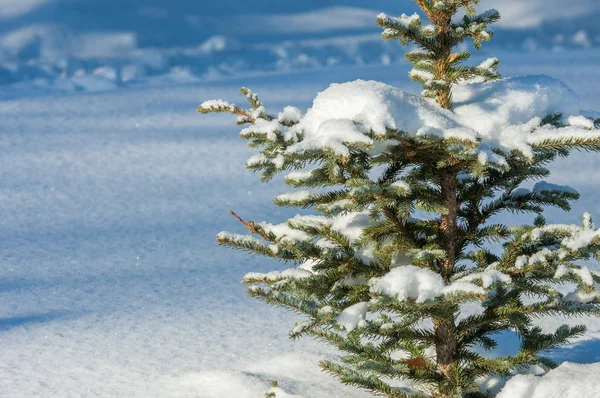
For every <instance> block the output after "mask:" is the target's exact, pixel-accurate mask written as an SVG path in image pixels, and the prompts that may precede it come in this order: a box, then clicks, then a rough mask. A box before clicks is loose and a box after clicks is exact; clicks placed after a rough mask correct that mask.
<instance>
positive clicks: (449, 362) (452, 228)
mask: <svg viewBox="0 0 600 398" xmlns="http://www.w3.org/2000/svg"><path fill="white" fill-rule="evenodd" d="M442 173H443V174H442V176H441V184H440V185H441V191H442V200H443V203H444V207H445V208H446V209H447V211H446V213H445V214H442V220H441V224H440V232H441V235H442V236H441V241H442V245H443V247H444V250H445V252H446V259H445V260H444V261H442V262H441V263H440V266H441V267H440V268H441V269H440V271H441V275H442V278H443V279H444V283H446V284H449V283H450V281H451V278H452V275H453V273H454V263H455V261H456V239H457V232H458V224H457V215H458V200H457V197H456V191H457V185H458V181H457V179H456V173H454V172H453V171H450V170H444V171H442ZM434 331H435V341H436V354H437V365H438V370H439V372H440V373H441V374H442V375H443V376H444V379H446V380H447V381H449V380H451V379H452V366H453V365H454V362H455V358H456V345H457V342H456V327H455V325H454V314H448V316H447V317H446V318H444V319H442V320H438V321H437V322H436V323H435V325H434Z"/></svg>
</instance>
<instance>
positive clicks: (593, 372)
mask: <svg viewBox="0 0 600 398" xmlns="http://www.w3.org/2000/svg"><path fill="white" fill-rule="evenodd" d="M599 373H600V363H596V364H591V365H580V364H575V363H569V362H565V363H563V364H562V365H561V366H559V367H558V368H556V369H553V370H551V371H550V372H548V373H547V374H546V375H544V376H535V375H517V376H514V377H513V378H512V379H510V380H509V381H508V383H506V386H505V387H504V388H503V389H502V391H501V392H500V394H498V395H497V398H583V397H586V398H598V397H600V380H599V379H598V374H599Z"/></svg>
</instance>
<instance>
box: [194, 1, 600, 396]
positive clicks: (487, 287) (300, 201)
mask: <svg viewBox="0 0 600 398" xmlns="http://www.w3.org/2000/svg"><path fill="white" fill-rule="evenodd" d="M415 1H416V3H417V4H418V5H419V6H420V7H421V9H422V11H423V13H424V14H425V15H426V16H427V18H428V19H429V21H430V22H431V24H430V25H423V23H422V21H421V18H420V17H419V16H418V15H417V14H415V15H413V16H406V15H402V16H401V17H398V18H394V17H388V16H386V15H384V14H381V15H380V16H379V17H378V18H377V22H378V23H379V25H380V26H381V27H382V28H383V29H384V31H383V37H384V38H385V39H388V40H395V39H398V40H400V41H401V43H402V44H403V45H407V44H413V45H415V47H416V49H413V50H411V51H410V52H408V53H407V55H406V58H407V59H408V60H409V61H410V62H412V63H413V65H414V69H413V71H412V72H411V73H410V77H411V78H413V79H414V80H416V81H418V82H420V83H421V84H422V85H423V87H424V92H423V97H426V98H419V97H415V96H411V95H409V94H406V93H404V92H402V91H400V90H398V89H395V88H393V87H390V86H387V85H385V84H383V83H377V82H364V81H356V82H352V83H346V84H338V85H332V86H331V87H330V88H329V89H327V90H326V91H324V92H322V93H321V94H319V96H318V97H317V98H316V99H315V102H314V104H313V107H312V108H311V109H310V110H309V111H308V113H307V114H306V115H303V114H302V113H301V112H300V110H298V109H297V108H293V107H287V108H285V109H284V110H283V111H282V112H281V113H279V115H277V116H275V115H271V114H269V113H268V112H267V111H266V109H265V107H264V106H263V104H262V102H261V101H260V99H259V98H258V96H256V95H255V94H254V93H252V92H251V91H250V90H248V89H246V88H243V89H242V90H241V91H242V94H243V95H244V96H245V97H246V98H247V99H248V101H249V103H250V108H249V109H244V108H242V107H238V106H237V105H234V104H230V103H227V102H225V101H222V100H217V101H207V102H205V103H203V104H202V105H201V106H200V107H199V111H200V112H202V113H209V112H230V113H233V114H236V115H238V124H240V125H242V124H249V125H250V126H249V127H247V128H245V129H244V130H242V133H241V136H242V138H244V139H246V140H248V142H249V145H250V147H251V148H254V149H257V150H258V154H257V155H255V156H253V157H252V158H251V159H249V160H248V162H247V165H248V167H249V168H250V169H251V170H255V171H259V172H262V175H263V180H265V181H268V180H270V179H271V178H272V177H273V176H275V175H277V174H279V173H282V172H284V171H288V172H289V173H288V174H287V175H286V176H285V182H286V183H287V184H288V185H290V186H291V187H294V188H303V189H304V190H302V191H297V192H294V193H291V194H285V195H281V196H279V197H277V198H276V199H275V204H276V205H278V206H293V207H300V208H310V209H312V210H313V211H312V212H310V214H308V215H304V216H300V215H299V216H296V217H294V218H292V219H289V220H287V222H285V223H283V224H279V225H272V224H269V223H264V222H253V221H244V220H243V219H242V218H241V217H239V216H238V215H236V214H235V213H232V214H233V215H234V216H235V217H236V218H237V219H238V220H239V221H240V222H241V223H242V224H243V226H244V227H246V228H247V229H248V231H249V233H250V234H249V235H237V234H231V233H221V234H219V235H218V243H219V244H221V245H225V246H228V247H232V248H234V249H240V250H245V251H248V252H250V253H253V254H259V255H263V256H266V257H271V258H275V259H278V260H282V261H283V262H286V263H291V264H295V265H296V267H291V268H289V269H287V270H285V271H274V272H271V273H268V274H258V273H251V274H248V275H246V277H245V278H244V283H246V284H248V285H250V287H249V292H250V295H251V296H254V297H257V298H260V299H263V300H264V301H266V302H267V303H269V304H272V305H275V306H281V307H284V308H288V309H291V310H293V311H295V312H297V313H299V314H301V315H302V316H303V320H301V321H299V322H298V323H297V324H296V325H295V326H294V328H293V329H292V331H291V333H290V335H291V337H294V338H296V337H300V336H304V335H310V336H314V337H317V338H318V339H321V340H323V341H324V342H326V343H329V344H332V345H333V346H335V347H336V348H337V349H338V350H339V351H340V352H341V353H342V354H343V355H342V356H341V360H340V363H334V362H330V361H323V362H322V363H321V367H322V369H323V370H324V371H326V372H328V373H331V374H333V375H335V376H337V377H339V378H340V380H341V381H342V382H343V383H346V384H350V385H354V386H356V387H359V388H361V389H364V390H367V391H369V392H372V393H373V394H375V395H381V396H386V397H394V398H400V397H407V396H420V397H439V398H441V397H444V398H447V397H488V396H492V392H491V391H487V390H486V388H485V383H483V381H484V380H485V379H486V378H489V377H495V376H496V377H497V376H504V377H506V376H509V375H511V374H513V373H514V372H517V371H519V370H521V369H524V368H527V367H531V366H534V365H539V366H541V367H543V368H546V369H548V368H552V367H553V366H555V365H554V363H553V362H552V361H551V360H549V359H547V358H545V357H544V356H543V355H544V353H545V352H547V351H548V350H552V349H554V348H556V347H558V346H560V345H562V344H564V343H566V342H567V341H568V340H569V339H570V338H573V337H577V336H579V335H581V334H582V333H584V332H585V327H584V326H574V327H570V326H561V327H560V328H558V329H557V330H555V331H554V332H551V333H545V332H543V330H542V329H541V328H540V327H538V326H536V324H535V322H534V321H535V319H537V318H540V317H544V316H565V317H573V316H582V315H598V313H599V309H600V307H599V305H598V304H600V299H599V297H600V296H599V295H598V293H597V290H596V288H597V283H599V282H600V277H599V276H598V275H596V274H594V273H592V272H591V271H590V270H589V269H588V268H587V267H585V266H583V265H581V264H582V262H581V260H588V259H590V258H594V256H596V255H597V253H599V250H600V232H598V231H596V230H595V229H594V226H593V223H592V221H591V218H590V217H589V216H588V215H586V216H584V220H583V224H582V225H581V226H575V225H547V224H546V222H545V220H544V218H543V216H542V215H541V213H542V212H543V210H544V208H546V207H548V206H553V207H558V208H560V209H563V210H569V202H570V201H572V200H574V199H577V198H578V194H577V193H576V192H575V191H574V190H572V189H569V188H567V187H560V186H556V185H553V184H549V183H545V182H538V183H537V184H535V186H534V187H533V189H525V188H522V187H521V186H522V185H523V184H526V183H527V182H529V181H531V180H539V179H541V178H543V177H546V176H548V174H549V171H548V168H547V166H548V164H549V163H551V162H552V161H553V160H555V159H556V158H558V157H564V156H567V155H568V154H569V153H570V152H571V151H573V150H587V151H598V150H600V132H599V131H598V130H597V127H598V125H597V124H594V121H592V120H591V119H588V118H586V117H584V116H572V113H571V114H564V115H563V114H559V113H557V111H561V110H564V111H565V112H572V111H573V109H574V108H573V107H572V106H571V104H570V102H571V96H570V91H569V90H568V89H566V88H565V87H564V86H563V85H562V84H560V83H558V82H556V81H553V80H552V79H549V78H540V77H537V78H532V79H505V80H498V79H499V75H498V73H497V71H496V68H497V66H498V61H497V60H496V59H490V60H488V61H486V62H484V63H483V64H481V65H479V66H475V67H473V66H467V65H465V62H466V61H467V60H468V59H469V57H470V54H469V53H468V52H466V51H458V52H455V48H456V47H457V45H459V44H461V43H462V42H463V41H465V39H468V38H470V39H472V40H473V41H474V43H475V46H476V47H477V48H479V47H480V46H481V44H482V42H484V41H488V40H490V39H491V36H492V33H491V32H490V31H489V30H488V25H489V24H491V23H493V22H495V21H497V20H498V19H499V18H500V16H499V14H498V12H497V11H488V12H485V13H483V14H476V13H475V10H474V6H475V5H476V4H477V0H438V1H434V0H415ZM461 11H464V12H465V16H464V17H463V18H462V19H460V20H458V22H456V19H455V18H453V17H455V15H456V14H457V13H459V12H461ZM494 81H496V82H494ZM486 82H487V83H486ZM540 87H541V88H540ZM536 95H537V96H541V95H545V96H546V97H545V101H546V102H545V103H547V106H545V107H544V106H541V107H540V106H538V107H533V106H529V105H528V103H524V102H523V101H527V98H531V97H535V96H536ZM534 99H535V98H534ZM453 100H454V101H453ZM553 101H554V102H553ZM453 102H456V103H457V104H456V106H454V105H453ZM542 102H544V101H542ZM482 104H483V105H482ZM503 212H512V213H535V214H537V217H536V218H535V222H534V225H522V226H513V227H509V226H506V225H504V224H502V223H501V222H500V221H501V218H499V217H498V215H499V214H502V213H503ZM569 284H570V285H569ZM561 285H567V286H573V289H574V290H573V291H572V292H570V293H568V294H567V293H564V289H560V286H561ZM473 309H475V310H473ZM503 331H509V332H514V333H516V334H517V335H518V337H519V339H520V347H519V350H518V352H517V353H515V354H513V355H509V356H503V357H497V356H493V355H492V356H490V355H485V353H484V351H485V350H493V349H494V348H495V347H496V346H497V345H498V341H497V339H495V337H497V335H498V334H499V333H501V332H503Z"/></svg>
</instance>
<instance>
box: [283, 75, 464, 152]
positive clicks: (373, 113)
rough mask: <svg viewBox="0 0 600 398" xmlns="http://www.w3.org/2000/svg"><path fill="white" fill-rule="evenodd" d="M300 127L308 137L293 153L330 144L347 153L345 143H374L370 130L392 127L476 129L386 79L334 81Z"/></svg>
mask: <svg viewBox="0 0 600 398" xmlns="http://www.w3.org/2000/svg"><path fill="white" fill-rule="evenodd" d="M296 129H298V130H302V132H303V133H304V135H305V138H304V140H303V141H301V142H299V143H298V144H296V145H293V146H292V147H290V148H289V149H288V152H303V151H306V150H311V149H320V148H323V147H329V148H331V149H332V150H334V151H335V152H337V153H339V154H341V155H347V154H348V148H347V147H346V146H345V145H344V143H366V144H372V143H373V141H372V140H371V138H369V137H368V136H366V135H365V133H367V132H369V131H372V132H373V133H375V134H379V135H383V134H385V133H386V130H387V129H393V130H402V131H406V132H408V133H410V134H414V135H419V134H432V133H437V134H438V135H444V136H446V137H448V136H451V135H464V134H466V135H467V137H470V138H474V137H475V131H472V130H470V129H468V128H465V127H463V126H462V125H460V123H459V122H458V121H457V120H455V117H454V115H453V114H452V113H451V112H450V111H447V110H444V109H441V108H440V107H439V106H437V105H436V104H434V103H432V102H430V101H427V100H425V99H423V98H421V97H418V96H415V95H412V94H408V93H406V92H404V91H402V90H400V89H398V88H396V87H392V86H389V85H387V84H385V83H381V82H376V81H364V80H356V81H353V82H348V83H341V84H332V85H331V86H330V87H329V88H328V89H326V90H325V91H323V92H321V93H319V94H318V95H317V97H316V98H315V100H314V102H313V106H312V108H310V109H309V110H308V112H307V114H306V116H305V117H304V118H303V119H302V120H301V121H300V123H299V124H298V125H297V127H296Z"/></svg>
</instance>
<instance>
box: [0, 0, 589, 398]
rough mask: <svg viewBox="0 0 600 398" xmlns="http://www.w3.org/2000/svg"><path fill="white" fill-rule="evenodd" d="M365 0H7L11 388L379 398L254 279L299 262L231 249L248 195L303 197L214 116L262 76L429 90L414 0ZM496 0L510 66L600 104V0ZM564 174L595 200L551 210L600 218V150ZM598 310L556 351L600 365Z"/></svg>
mask: <svg viewBox="0 0 600 398" xmlns="http://www.w3.org/2000/svg"><path fill="white" fill-rule="evenodd" d="M365 3H366V2H364V1H363V0H349V1H341V0H340V1H338V0H327V1H325V0H307V1H302V2H300V1H298V2H293V1H291V2H282V1H280V0H260V1H257V2H240V1H238V0H221V1H218V2H210V5H207V4H206V2H205V1H199V2H189V1H188V0H171V1H169V2H168V5H165V4H166V3H165V2H164V1H160V0H129V1H123V0H0V358H1V359H0V397H32V396H42V397H75V396H86V397H94V396H101V397H202V398H223V397H236V398H246V397H247V398H250V397H260V396H262V395H263V394H264V392H265V391H266V390H268V388H269V386H270V382H271V381H272V380H278V381H279V385H280V386H281V387H283V389H284V390H285V391H287V392H288V393H290V394H295V395H298V396H300V395H301V396H303V397H305V398H334V397H345V398H355V397H356V398H359V397H366V395H365V394H364V393H361V392H359V391H354V390H352V389H348V388H342V387H340V386H339V385H338V383H337V381H335V380H333V379H331V378H329V377H328V376H325V375H323V374H321V373H320V371H319V369H318V367H317V362H318V360H319V359H322V358H323V357H326V356H328V355H332V352H330V351H327V349H326V348H325V347H323V346H322V345H321V344H317V343H315V342H312V341H309V340H300V341H297V342H292V341H290V340H288V339H287V337H286V335H287V330H288V329H289V328H290V327H291V326H292V324H293V319H294V317H293V316H292V315H290V314H287V313H284V312H282V311H280V310H273V309H271V308H268V307H266V306H264V305H263V304H262V303H260V302H257V301H255V300H251V299H250V298H248V297H247V295H246V292H245V288H244V287H243V286H241V285H240V284H239V281H240V280H241V279H242V277H243V275H244V274H245V273H246V272H248V271H269V270H272V269H275V268H277V266H278V265H277V264H274V263H268V262H267V261H265V260H263V259H256V258H252V257H248V256H246V255H243V254H240V253H235V252H231V251H228V250H226V249H223V248H219V247H217V245H216V242H215V235H216V234H217V233H218V232H220V231H222V230H229V231H236V230H239V225H238V223H237V222H236V221H235V220H234V219H233V218H232V217H230V216H229V214H228V213H227V211H228V210H229V209H233V210H235V211H236V212H237V213H238V214H240V215H241V216H243V217H245V218H253V219H256V220H268V221H270V222H277V221H283V220H285V219H286V218H287V217H289V216H291V215H293V214H295V212H290V211H289V210H282V209H277V208H275V207H274V206H273V205H272V201H271V199H272V198H273V197H274V196H275V195H277V194H280V193H283V192H285V191H286V189H285V188H284V186H283V183H282V182H281V181H275V182H273V183H271V184H268V185H265V184H261V183H260V182H259V178H258V176H256V175H253V174H251V173H250V172H248V171H246V169H245V167H244V162H245V160H246V159H247V158H248V155H249V151H248V149H247V148H246V146H245V143H244V142H243V141H242V140H240V139H239V138H238V131H239V129H237V128H236V127H235V125H234V121H233V120H232V119H231V118H230V117H227V116H226V115H223V116H211V117H207V116H201V115H199V114H197V113H196V112H195V108H196V106H197V105H198V104H200V103H201V102H202V101H204V100H206V99H212V98H224V99H229V100H234V101H237V100H238V99H239V96H238V94H237V90H238V88H239V87H240V86H241V85H245V86H248V87H251V88H252V89H253V90H255V91H256V92H258V93H259V94H260V95H261V97H262V98H263V100H264V101H265V103H266V104H267V105H268V106H269V107H272V109H281V108H283V107H284V106H286V105H291V104H293V105H295V106H298V107H300V108H301V109H303V110H305V109H307V108H308V107H309V106H310V103H311V101H312V99H313V98H314V97H315V95H316V93H318V92H319V91H321V90H323V89H324V88H326V87H327V86H328V85H329V84H330V83H332V82H345V81H350V80H354V79H358V78H360V79H375V80H380V81H384V82H386V83H389V84H392V85H396V86H399V87H400V88H402V89H406V90H408V91H411V92H418V91H419V87H418V86H417V85H416V84H414V83H411V82H409V80H408V78H407V73H408V71H409V69H410V66H409V65H408V64H407V63H405V62H404V61H403V60H402V55H403V50H402V49H401V48H400V47H399V46H398V45H397V44H396V43H384V42H382V41H381V40H380V39H379V29H378V28H377V27H376V26H375V23H374V18H375V15H376V14H377V13H378V12H379V11H386V12H390V13H397V14H400V13H402V12H412V11H414V5H412V2H411V1H408V0H406V1H398V0H374V1H370V2H368V7H365ZM482 3H483V7H486V6H495V7H497V8H499V9H500V11H502V12H503V13H504V14H505V16H507V18H506V19H505V21H504V22H503V23H502V24H501V25H500V27H499V29H498V31H499V36H498V38H499V41H498V42H497V44H494V45H493V46H490V47H488V49H489V51H490V53H491V54H493V55H494V56H498V57H499V58H500V60H501V61H502V66H501V68H500V71H501V73H502V74H503V75H505V76H514V75H522V74H547V75H550V76H552V77H556V78H559V79H561V80H563V81H564V82H566V83H567V84H568V85H569V86H570V87H571V88H573V89H574V90H575V92H576V93H577V94H578V95H579V96H580V97H581V100H582V106H583V108H588V109H595V110H600V96H599V95H598V94H597V93H598V91H599V90H598V89H599V88H600V83H598V82H600V69H599V68H598V65H599V63H600V50H598V49H597V47H599V46H600V30H599V29H598V25H597V23H596V21H597V16H598V15H599V14H598V13H599V12H600V6H599V5H598V4H597V1H596V0H552V1H546V0H545V1H542V0H535V1H534V0H531V1H527V2H524V1H522V0H484V1H482ZM566 5H568V7H566V8H565V6H566ZM411 7H413V8H411ZM115 10H118V12H115ZM232 10H235V12H232ZM524 15H525V16H527V18H516V16H524ZM557 21H558V22H557ZM495 40H496V39H495ZM496 50H498V51H496ZM515 50H518V51H521V50H525V52H515ZM482 57H485V55H481V56H479V57H478V58H482ZM477 61H478V59H475V60H474V62H477ZM479 61H481V59H479ZM554 170H555V175H554V177H553V178H552V179H551V180H552V182H555V183H557V184H569V185H571V186H573V187H574V188H576V189H578V190H579V192H580V193H581V194H582V199H581V200H580V201H579V202H578V203H577V204H576V206H575V207H574V209H573V211H572V212H571V213H569V214H562V213H558V212H550V213H549V214H550V217H549V219H550V221H552V222H569V223H574V222H577V221H578V220H579V219H580V217H581V214H582V213H583V212H584V211H590V212H591V213H592V214H594V215H596V218H597V219H600V204H599V203H598V202H597V199H596V198H597V195H598V193H599V192H600V188H599V187H598V184H599V183H600V174H599V173H598V171H597V155H593V154H576V155H575V156H573V157H571V158H570V159H566V160H562V161H560V162H559V163H557V164H556V165H555V166H554ZM545 322H546V323H547V324H552V323H553V322H555V323H557V324H558V323H559V320H547V321H545ZM585 322H586V323H589V324H590V325H591V328H590V329H591V330H590V333H589V334H588V335H587V340H583V341H580V342H579V343H578V345H577V346H576V347H575V348H574V349H572V350H570V351H565V350H561V351H558V352H555V353H554V354H553V355H554V358H555V359H558V360H570V361H574V362H598V361H600V343H599V341H600V320H586V321H585ZM511 339H513V337H512V336H505V340H506V341H511ZM523 383H525V384H527V383H529V384H527V386H533V385H535V384H536V381H535V380H531V378H528V379H523ZM525 384H522V385H525ZM523 388H530V387H523ZM531 388H534V387H531Z"/></svg>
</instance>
